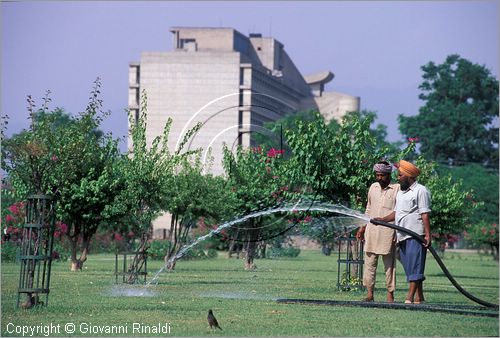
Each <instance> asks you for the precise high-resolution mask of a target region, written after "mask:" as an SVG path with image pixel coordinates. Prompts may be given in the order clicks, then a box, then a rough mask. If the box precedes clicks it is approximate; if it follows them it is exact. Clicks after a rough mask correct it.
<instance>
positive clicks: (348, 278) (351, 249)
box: [337, 234, 365, 290]
mask: <svg viewBox="0 0 500 338" xmlns="http://www.w3.org/2000/svg"><path fill="white" fill-rule="evenodd" d="M342 244H345V247H346V251H345V253H344V254H345V257H344V258H342ZM363 255H364V254H363V241H360V240H358V239H357V238H356V237H354V236H352V234H348V235H345V236H343V237H339V258H338V259H337V263H338V267H337V268H338V272H337V289H339V290H340V289H342V290H350V289H351V288H363V283H362V281H363V264H364V262H365V261H364V259H363ZM342 267H344V269H343V270H342ZM341 271H344V272H343V273H341Z"/></svg>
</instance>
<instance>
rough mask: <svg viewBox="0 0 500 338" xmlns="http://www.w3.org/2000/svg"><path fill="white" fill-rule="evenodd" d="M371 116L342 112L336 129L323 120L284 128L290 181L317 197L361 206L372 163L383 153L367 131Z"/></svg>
mask: <svg viewBox="0 0 500 338" xmlns="http://www.w3.org/2000/svg"><path fill="white" fill-rule="evenodd" d="M372 122H373V115H371V116H367V117H366V118H360V115H356V114H349V115H346V116H345V117H344V118H343V120H342V124H341V126H340V128H339V129H338V130H336V129H330V128H328V126H327V125H326V124H325V122H324V120H323V119H317V120H314V121H312V122H310V123H307V122H306V123H304V122H302V121H297V128H296V129H295V130H286V132H285V134H286V136H287V140H288V143H289V145H290V148H291V149H292V152H293V157H292V158H291V159H290V163H289V165H288V166H287V168H288V169H289V170H290V172H289V173H288V175H289V177H291V180H292V182H294V183H295V184H297V185H302V186H307V187H309V188H310V189H311V192H312V193H313V194H315V195H316V197H318V198H324V199H327V200H329V201H332V202H334V203H350V205H351V206H353V207H355V208H358V209H361V208H363V207H364V205H365V201H366V194H367V192H368V188H369V186H370V184H371V183H372V181H373V174H372V167H373V163H375V162H377V161H379V160H380V159H381V158H383V157H385V155H386V154H387V151H388V149H387V148H382V149H381V148H380V147H379V146H378V145H377V141H376V138H375V136H374V135H373V134H372V133H371V132H370V125H371V123H372Z"/></svg>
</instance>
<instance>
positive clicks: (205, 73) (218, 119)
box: [129, 27, 360, 223]
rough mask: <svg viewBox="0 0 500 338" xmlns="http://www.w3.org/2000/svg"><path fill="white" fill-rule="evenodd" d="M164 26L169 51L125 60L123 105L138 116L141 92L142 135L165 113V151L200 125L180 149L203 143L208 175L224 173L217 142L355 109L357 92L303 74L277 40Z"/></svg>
mask: <svg viewBox="0 0 500 338" xmlns="http://www.w3.org/2000/svg"><path fill="white" fill-rule="evenodd" d="M170 31H171V32H172V34H173V46H172V50H171V51H168V52H143V53H141V58H140V61H139V62H132V63H130V65H129V110H130V111H131V113H132V114H134V115H135V116H138V114H139V111H140V105H141V102H140V101H141V93H142V92H143V90H144V91H145V92H146V94H147V112H148V121H147V122H148V124H147V130H146V137H147V140H148V142H149V143H151V142H152V140H153V139H154V138H155V137H156V136H158V135H161V133H162V132H163V127H164V125H165V122H166V121H167V118H168V117H171V118H172V119H173V123H172V127H171V131H170V136H169V148H170V149H171V151H174V149H177V147H178V146H179V144H180V143H181V141H182V138H183V136H184V135H185V133H186V131H187V130H189V129H190V128H192V127H193V126H194V125H195V124H196V123H198V122H201V123H202V128H201V129H200V131H199V132H198V133H197V134H195V135H194V136H193V138H192V139H191V141H190V142H188V144H187V145H186V147H185V148H184V149H186V150H187V149H188V148H190V149H196V148H203V149H204V152H203V160H204V162H205V163H206V164H207V168H206V170H207V171H209V172H212V173H214V174H221V173H222V172H223V168H222V148H223V145H224V144H226V145H227V146H228V147H229V148H230V149H234V147H236V146H237V145H242V146H250V145H251V144H252V139H253V137H252V136H253V135H254V134H255V133H260V134H263V135H265V136H266V137H273V136H274V135H272V134H270V132H269V131H268V130H265V129H264V128H263V124H264V123H265V122H268V121H275V120H277V119H280V118H281V117H283V116H285V115H287V114H293V113H295V112H297V111H301V110H308V109H317V110H319V111H320V113H321V114H323V116H324V117H325V119H326V120H331V119H334V118H340V117H341V116H343V115H344V114H345V113H346V112H348V111H355V110H359V105H360V99H359V98H358V97H355V96H350V95H346V94H342V93H337V92H325V91H324V86H325V84H326V83H328V82H329V81H331V80H332V79H333V74H332V73H331V72H329V71H325V72H321V73H318V74H313V75H309V76H305V77H304V76H303V75H302V74H301V73H300V72H299V70H298V69H297V67H296V66H295V65H294V63H293V61H292V60H291V58H290V57H289V56H288V54H287V53H286V51H285V49H284V45H283V44H282V43H281V42H279V41H277V40H276V39H274V38H272V37H263V36H262V35H260V34H250V35H249V36H248V37H247V36H245V35H243V34H241V33H240V32H238V31H236V30H234V29H232V28H194V27H173V28H171V30H170ZM129 147H130V141H129ZM208 149H210V152H208ZM209 163H211V165H210V164H209ZM159 223H162V222H159Z"/></svg>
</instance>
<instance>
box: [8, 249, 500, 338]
mask: <svg viewBox="0 0 500 338" xmlns="http://www.w3.org/2000/svg"><path fill="white" fill-rule="evenodd" d="M447 257H448V258H447V259H445V264H446V266H447V267H448V269H449V270H450V272H451V273H452V274H453V275H454V276H455V278H456V279H457V281H458V282H459V283H460V284H461V285H462V286H463V287H464V288H465V289H466V290H467V291H470V292H471V293H473V294H474V295H475V296H476V297H478V298H481V299H484V300H486V301H489V302H493V303H497V304H498V290H499V284H498V273H499V271H498V264H497V263H496V262H494V261H493V260H492V259H491V258H490V257H489V256H480V255H477V254H457V253H453V254H452V253H448V254H447ZM336 260H337V257H336V255H334V254H332V256H329V257H327V256H324V255H322V254H321V253H320V252H318V251H302V252H301V254H300V256H299V257H298V258H294V259H280V260H277V259H275V260H269V259H265V260H257V262H256V263H257V267H258V268H257V270H255V271H244V270H243V262H242V261H241V260H237V259H227V258H226V254H225V253H219V257H218V258H217V259H213V260H204V261H182V260H181V261H179V262H178V263H177V266H176V271H175V272H173V273H163V274H162V275H161V276H160V278H159V284H158V285H157V286H153V287H151V288H150V289H149V291H150V292H151V293H152V294H153V296H150V297H137V296H136V297H132V296H117V294H126V293H127V292H130V293H139V292H142V291H143V287H142V286H135V287H127V286H124V285H123V284H118V285H116V284H114V280H115V278H114V275H113V273H114V256H112V255H91V256H90V258H89V260H88V262H87V264H86V265H85V267H84V271H82V272H77V273H74V272H73V273H72V272H70V271H69V264H68V263H63V262H56V263H54V265H53V273H52V279H51V280H52V283H51V293H50V297H49V304H48V307H38V308H34V309H30V310H21V309H16V307H15V305H16V299H17V283H18V274H19V265H16V264H14V263H3V264H2V271H1V276H2V292H1V295H2V300H1V305H2V316H1V318H2V323H1V333H2V336H21V335H22V333H18V334H16V333H15V332H14V333H10V332H12V330H15V329H17V330H21V329H22V327H21V326H22V325H24V326H26V328H27V329H35V330H36V329H37V328H38V329H39V330H41V329H43V328H44V327H45V328H46V329H49V328H50V327H48V326H47V325H50V324H52V331H51V334H50V336H70V334H68V333H67V332H66V331H65V327H66V326H67V325H69V327H71V324H75V329H76V332H75V333H74V334H73V335H75V336H101V337H107V336H169V335H170V336H448V337H450V336H466V337H471V336H498V333H499V321H498V318H491V317H481V316H472V315H462V314H450V313H440V312H424V311H410V310H403V309H380V308H362V307H345V306H325V305H301V304H279V303H277V302H276V301H275V300H276V299H277V298H303V299H325V300H338V301H345V300H360V299H362V298H363V297H364V292H354V291H352V292H342V291H338V290H337V287H336V283H337V263H336ZM161 264H162V262H160V261H155V262H149V270H150V278H151V277H152V276H151V275H152V274H154V273H155V272H156V270H157V269H158V268H160V266H161ZM379 264H380V265H381V266H383V265H382V262H380V263H379ZM379 270H380V271H379V272H380V273H379V275H378V281H379V282H378V283H377V284H378V289H377V290H376V294H375V296H376V300H377V301H384V300H385V290H384V288H383V281H384V277H383V275H382V273H383V269H382V268H379ZM426 275H427V280H426V281H425V282H424V288H425V290H426V298H427V304H436V305H439V304H453V305H456V306H457V307H460V306H474V305H476V304H475V303H473V302H471V301H469V300H468V299H467V298H465V297H464V296H462V295H461V294H460V293H459V292H458V291H456V290H455V288H454V287H453V286H452V285H451V283H450V282H449V281H448V280H447V279H446V277H444V275H443V274H442V272H441V271H440V269H439V267H438V265H437V263H436V262H435V261H434V259H433V258H432V257H429V258H428V261H427V270H426ZM397 277H398V281H397V286H398V290H397V291H396V301H397V302H399V303H401V302H402V301H403V300H404V296H405V293H406V287H407V285H406V282H405V279H404V275H403V272H402V267H401V265H399V263H398V276H397ZM208 309H213V311H214V314H215V316H216V317H217V318H218V320H219V324H220V326H221V327H222V328H223V331H217V332H215V331H211V330H210V329H209V327H208V324H207V320H206V316H207V310H208ZM134 323H136V324H135V325H136V327H139V328H141V329H142V328H149V330H151V331H154V327H158V325H159V324H160V327H161V326H163V327H165V328H168V329H169V330H170V333H167V334H165V333H161V332H160V333H158V334H153V333H147V332H133V328H134ZM141 323H142V324H141ZM89 326H90V327H93V328H94V329H95V330H99V329H105V328H106V326H107V327H108V329H109V328H111V327H112V326H114V329H115V330H117V329H118V328H119V327H121V330H124V329H125V328H126V329H127V332H126V333H124V332H120V333H116V334H108V333H106V332H103V333H99V332H92V333H88V332H87V333H85V332H82V331H81V330H83V331H85V329H86V328H88V327H89ZM7 330H9V331H10V332H9V331H7ZM35 332H36V331H35ZM43 332H44V331H39V332H38V334H35V336H44V333H43ZM57 332H59V334H57ZM25 335H26V336H29V335H30V333H27V334H25Z"/></svg>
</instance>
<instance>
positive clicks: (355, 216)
mask: <svg viewBox="0 0 500 338" xmlns="http://www.w3.org/2000/svg"><path fill="white" fill-rule="evenodd" d="M299 211H307V212H311V211H318V212H325V213H333V214H341V215H344V216H348V217H341V218H339V220H341V222H340V224H341V226H343V227H344V228H346V229H353V228H354V227H356V226H358V224H359V223H360V222H362V223H366V222H368V221H369V218H368V217H367V216H366V215H365V214H363V213H361V212H359V211H356V210H352V209H349V208H347V207H345V206H343V205H341V204H330V203H322V202H314V201H299V202H297V203H294V204H284V205H280V206H278V207H275V208H270V209H266V210H261V211H257V212H254V213H251V214H248V215H245V216H243V217H240V218H238V219H234V220H232V221H229V222H226V223H223V224H221V225H220V226H219V227H218V228H217V229H214V230H212V231H210V232H209V233H208V234H206V235H204V236H201V237H198V238H197V239H196V240H195V241H194V242H192V243H191V244H189V245H185V246H184V247H182V249H181V250H180V251H179V252H178V253H177V254H176V255H175V256H174V257H172V258H170V259H169V260H168V261H167V262H165V265H164V266H163V267H162V268H161V269H160V270H158V272H157V273H156V274H155V275H154V277H153V278H152V279H151V280H150V281H149V282H148V283H147V284H146V287H149V286H150V285H157V284H158V278H159V276H160V274H161V273H162V272H164V271H166V270H167V268H168V267H169V266H171V265H172V264H173V263H175V262H176V261H177V260H179V259H180V258H182V257H183V256H184V255H185V254H186V253H187V252H188V251H189V250H190V249H191V248H193V247H195V246H196V245H198V244H199V243H201V242H203V241H204V240H206V239H208V238H211V237H213V236H215V235H218V234H220V233H221V232H222V231H223V230H224V229H227V228H230V227H232V226H233V225H235V224H238V223H242V222H245V221H247V220H249V219H252V218H256V217H260V216H266V215H271V214H275V213H284V212H299ZM349 220H350V221H349ZM330 222H331V224H333V225H336V226H337V225H338V224H336V222H334V221H330ZM348 225H349V226H348Z"/></svg>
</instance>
